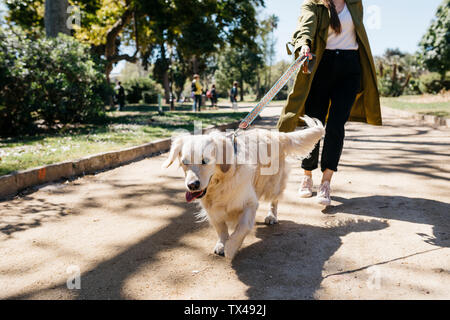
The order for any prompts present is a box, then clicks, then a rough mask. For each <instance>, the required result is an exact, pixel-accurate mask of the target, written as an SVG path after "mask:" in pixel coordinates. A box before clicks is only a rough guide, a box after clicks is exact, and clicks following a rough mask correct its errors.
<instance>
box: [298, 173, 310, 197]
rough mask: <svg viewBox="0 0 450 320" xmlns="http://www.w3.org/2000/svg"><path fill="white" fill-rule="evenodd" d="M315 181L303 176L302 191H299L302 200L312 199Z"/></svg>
mask: <svg viewBox="0 0 450 320" xmlns="http://www.w3.org/2000/svg"><path fill="white" fill-rule="evenodd" d="M312 188H313V180H312V178H311V177H310V176H303V180H302V184H301V186H300V189H298V195H299V196H300V197H301V198H310V197H312V194H313V192H312Z"/></svg>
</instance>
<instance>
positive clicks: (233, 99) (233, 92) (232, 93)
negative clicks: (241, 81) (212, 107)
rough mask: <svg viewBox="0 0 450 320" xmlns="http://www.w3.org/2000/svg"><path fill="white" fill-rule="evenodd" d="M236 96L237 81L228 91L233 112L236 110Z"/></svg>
mask: <svg viewBox="0 0 450 320" xmlns="http://www.w3.org/2000/svg"><path fill="white" fill-rule="evenodd" d="M237 95H238V83H237V81H235V82H234V83H233V87H232V88H231V91H230V100H231V105H232V108H233V110H234V111H237V110H238V104H237Z"/></svg>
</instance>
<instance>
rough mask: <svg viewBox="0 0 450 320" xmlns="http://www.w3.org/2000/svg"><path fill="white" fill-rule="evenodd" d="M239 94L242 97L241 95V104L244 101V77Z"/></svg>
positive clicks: (240, 82)
mask: <svg viewBox="0 0 450 320" xmlns="http://www.w3.org/2000/svg"><path fill="white" fill-rule="evenodd" d="M239 89H240V90H239V91H240V92H239V93H240V95H241V102H242V101H244V81H243V80H242V77H241V81H239Z"/></svg>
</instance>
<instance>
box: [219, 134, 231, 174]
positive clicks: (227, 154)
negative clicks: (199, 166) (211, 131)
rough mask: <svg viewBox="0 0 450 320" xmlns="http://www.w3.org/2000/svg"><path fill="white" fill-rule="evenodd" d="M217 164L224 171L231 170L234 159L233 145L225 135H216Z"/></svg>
mask: <svg viewBox="0 0 450 320" xmlns="http://www.w3.org/2000/svg"><path fill="white" fill-rule="evenodd" d="M215 142H216V151H217V165H218V166H219V168H220V171H222V172H223V173H226V172H228V170H230V168H231V166H232V164H233V161H234V150H233V145H232V144H231V142H230V141H228V140H227V139H226V138H225V137H223V136H218V135H216V136H215Z"/></svg>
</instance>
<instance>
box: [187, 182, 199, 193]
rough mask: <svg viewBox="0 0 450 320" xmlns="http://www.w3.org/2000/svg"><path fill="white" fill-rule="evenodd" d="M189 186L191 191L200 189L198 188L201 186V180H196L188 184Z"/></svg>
mask: <svg viewBox="0 0 450 320" xmlns="http://www.w3.org/2000/svg"><path fill="white" fill-rule="evenodd" d="M188 188H189V190H191V191H195V190H198V188H200V181H198V180H197V181H194V182H191V183H189V184H188Z"/></svg>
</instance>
